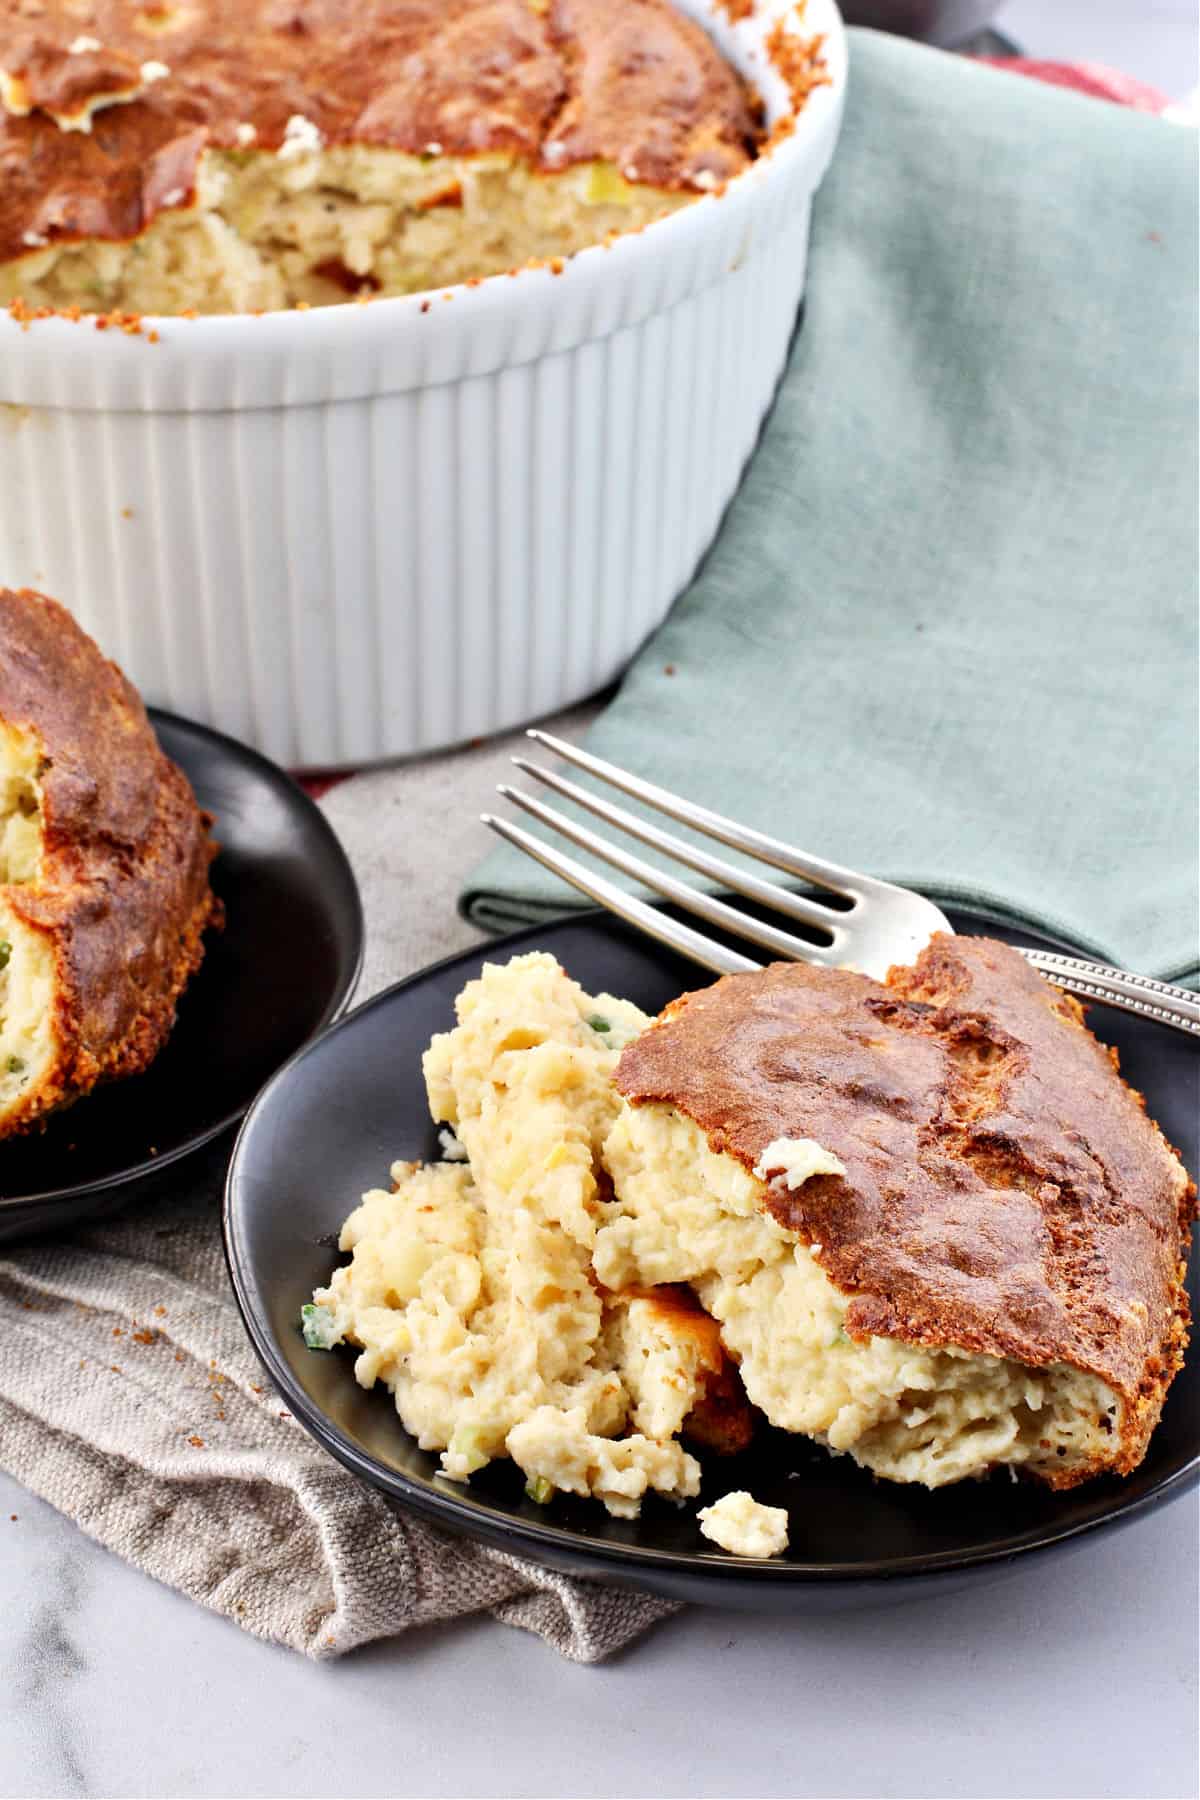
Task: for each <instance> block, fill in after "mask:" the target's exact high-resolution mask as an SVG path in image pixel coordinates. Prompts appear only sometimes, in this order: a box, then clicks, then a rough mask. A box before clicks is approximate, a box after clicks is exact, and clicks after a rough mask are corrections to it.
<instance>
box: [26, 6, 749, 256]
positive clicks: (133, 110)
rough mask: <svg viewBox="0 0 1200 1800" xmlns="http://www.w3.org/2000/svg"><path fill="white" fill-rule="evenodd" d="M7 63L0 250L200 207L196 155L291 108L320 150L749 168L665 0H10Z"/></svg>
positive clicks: (691, 33)
mask: <svg viewBox="0 0 1200 1800" xmlns="http://www.w3.org/2000/svg"><path fill="white" fill-rule="evenodd" d="M93 42H94V43H96V44H98V45H99V46H100V48H99V49H98V50H97V49H92V48H90V47H89V46H90V44H91V43H93ZM72 45H74V46H75V47H76V48H75V53H74V54H72V53H71V46H72ZM81 46H82V47H81ZM146 63H159V64H161V65H162V66H163V67H165V68H166V69H167V70H168V71H169V73H168V74H167V75H166V76H163V77H161V78H159V79H155V80H152V81H150V82H147V83H145V84H144V86H142V91H141V92H140V94H139V97H138V98H137V99H135V100H131V101H126V102H123V103H120V104H115V105H108V106H104V107H103V108H102V109H100V110H97V111H95V112H94V113H93V115H92V124H91V130H90V132H85V131H79V130H72V131H64V130H62V129H60V127H59V125H58V124H56V123H55V120H54V118H53V117H51V114H60V115H68V116H69V115H71V114H73V113H77V112H78V111H79V109H80V108H81V107H82V105H83V104H84V103H85V102H86V101H87V100H89V99H97V98H101V97H103V96H104V95H105V94H113V93H121V92H125V93H128V92H129V91H130V90H131V89H133V90H137V89H138V88H139V86H141V85H142V75H141V71H142V67H143V65H144V64H146ZM0 70H4V71H5V72H6V73H7V75H8V77H9V78H10V80H11V79H16V80H17V81H18V82H19V83H20V84H21V91H22V93H23V95H24V104H26V105H28V106H31V107H32V109H33V110H31V111H30V112H29V113H28V114H26V115H25V116H16V115H14V114H11V113H9V112H7V111H4V110H3V109H0V261H4V262H7V261H10V260H11V259H12V258H14V257H19V256H22V255H27V254H29V253H30V252H31V250H34V249H37V248H40V247H41V245H42V244H44V243H61V242H66V241H71V240H77V239H80V238H108V239H116V240H123V239H131V238H135V237H137V236H138V235H139V234H140V233H141V232H142V231H143V230H144V229H145V228H146V226H147V225H148V224H149V223H150V221H151V220H152V219H153V218H154V216H155V215H156V214H157V213H159V212H160V211H162V210H163V208H164V206H165V205H166V204H167V198H168V196H170V203H171V204H172V205H178V204H180V203H181V201H183V202H186V201H187V200H189V199H190V198H191V197H192V195H193V194H194V191H195V182H196V171H197V166H198V164H199V160H200V157H201V155H202V153H203V151H204V150H205V149H206V148H208V147H212V148H221V149H226V150H231V149H236V148H239V147H244V146H242V145H241V143H240V140H239V137H238V126H239V125H252V126H254V128H255V131H256V137H255V139H254V147H255V148H256V149H264V150H277V149H278V148H279V146H280V145H281V144H282V142H283V140H284V134H285V130H286V126H287V123H288V120H289V119H290V118H292V117H294V116H296V115H299V116H300V117H302V118H305V119H308V120H310V121H311V122H312V124H313V125H315V126H316V127H317V129H318V130H319V131H320V133H321V136H322V138H323V139H324V141H325V142H326V143H327V144H335V145H336V144H347V143H356V144H370V145H375V146H379V147H382V148H391V149H394V150H403V151H408V152H410V153H413V154H421V153H425V152H428V150H429V147H430V146H436V147H437V148H438V149H439V150H441V151H444V152H445V153H446V154H447V155H454V156H468V155H473V154H475V153H477V152H481V151H495V150H507V151H511V152H513V153H515V154H518V155H521V156H524V157H527V158H528V159H530V160H531V161H532V162H533V163H534V164H535V165H536V166H538V167H540V168H541V169H543V170H544V171H546V172H552V171H554V170H557V169H561V168H563V167H564V166H566V165H567V164H570V163H573V162H580V161H591V160H593V159H604V160H607V161H611V162H614V163H616V164H617V165H618V166H619V167H620V168H622V169H623V170H629V169H633V170H635V171H636V176H637V179H638V180H639V181H641V182H646V183H650V184H652V185H655V186H659V187H665V188H684V187H705V186H714V185H717V184H719V183H720V182H722V181H725V180H727V179H728V178H729V177H731V176H733V175H736V174H738V173H740V171H741V170H742V169H744V168H745V167H746V166H747V164H748V162H749V161H750V159H751V158H752V156H753V155H754V153H755V148H756V144H757V141H758V135H759V117H760V114H759V108H758V105H757V103H756V101H755V100H754V98H753V96H752V95H751V92H750V90H749V89H748V88H747V87H746V85H745V83H744V82H743V81H742V80H741V78H740V77H739V76H738V75H737V73H736V72H735V71H734V69H733V68H732V67H731V66H730V65H729V64H728V63H727V62H726V61H725V60H724V58H723V57H722V56H721V55H720V54H719V52H718V51H717V49H716V47H715V45H714V44H713V43H712V42H711V40H710V39H709V38H708V37H707V36H706V34H705V33H704V32H703V31H702V30H701V28H700V27H699V26H698V25H696V24H695V23H694V22H693V21H691V20H689V19H686V18H684V17H683V16H682V15H681V14H680V13H678V12H677V11H676V10H675V8H674V7H673V6H672V5H671V4H670V0H620V3H619V4H616V3H614V0H163V3H162V4H156V0H92V3H91V4H88V3H86V0H84V3H82V4H81V3H80V0H16V4H15V5H12V6H7V7H5V8H4V9H3V17H2V18H0Z"/></svg>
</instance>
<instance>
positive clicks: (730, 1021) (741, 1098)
mask: <svg viewBox="0 0 1200 1800" xmlns="http://www.w3.org/2000/svg"><path fill="white" fill-rule="evenodd" d="M456 1010H457V1014H458V1022H457V1024H456V1026H455V1028H454V1029H453V1030H452V1031H450V1032H447V1033H442V1034H439V1035H437V1036H435V1037H434V1039H433V1041H432V1043H431V1044H430V1047H429V1049H428V1051H427V1052H426V1055H425V1059H424V1074H425V1083H426V1088H427V1092H428V1098H429V1107H430V1111H431V1113H432V1115H433V1117H434V1118H435V1119H436V1120H440V1121H446V1122H447V1124H448V1126H449V1127H450V1129H449V1130H443V1133H442V1143H443V1147H444V1151H445V1154H446V1160H445V1161H444V1162H442V1163H440V1164H436V1163H435V1164H429V1165H425V1166H420V1165H417V1164H413V1163H397V1164H396V1165H395V1166H394V1167H393V1170H392V1186H391V1188H390V1189H389V1190H385V1189H382V1188H381V1189H377V1190H375V1191H373V1192H371V1193H368V1194H367V1195H366V1196H365V1197H364V1199H363V1201H362V1204H361V1205H360V1206H359V1207H358V1208H357V1209H356V1210H355V1211H354V1212H353V1213H351V1214H350V1216H349V1217H348V1218H347V1219H346V1221H345V1224H344V1226H343V1228H342V1233H341V1239H340V1243H341V1248H342V1250H343V1251H344V1252H347V1253H348V1254H349V1257H350V1260H349V1261H348V1262H346V1263H345V1264H344V1265H343V1266H342V1267H340V1268H338V1269H336V1270H335V1271H334V1272H333V1274H332V1276H331V1278H330V1280H329V1282H328V1284H327V1285H326V1286H324V1287H320V1288H318V1289H317V1290H316V1292H315V1294H314V1296H313V1302H312V1304H310V1305H309V1306H307V1307H306V1308H305V1310H304V1325H305V1336H306V1338H307V1340H308V1342H309V1344H310V1345H311V1346H312V1347H313V1348H320V1349H327V1348H331V1347H333V1346H334V1345H337V1344H341V1343H346V1344H351V1345H353V1346H355V1348H356V1351H357V1356H356V1361H355V1365H354V1367H355V1374H356V1376H357V1379H358V1380H359V1382H360V1383H362V1385H364V1386H367V1387H370V1386H373V1385H375V1384H376V1383H377V1382H378V1383H382V1384H383V1385H385V1386H386V1387H387V1388H388V1389H390V1391H391V1393H392V1395H393V1398H394V1400H395V1404H396V1407H397V1409H398V1411H399V1414H400V1418H401V1420H402V1421H403V1423H404V1425H405V1427H406V1429H407V1430H408V1431H409V1432H410V1433H412V1435H413V1436H414V1437H415V1438H416V1439H417V1441H418V1443H419V1445H420V1446H421V1448H422V1449H425V1450H440V1451H441V1452H442V1458H441V1468H442V1470H443V1472H444V1473H445V1474H447V1475H449V1476H450V1477H451V1478H453V1479H456V1480H460V1481H461V1480H466V1479H467V1478H469V1477H470V1476H471V1475H472V1474H473V1473H474V1472H475V1471H477V1470H480V1469H482V1468H483V1467H484V1466H485V1465H486V1464H487V1463H488V1462H489V1461H491V1460H493V1459H495V1458H499V1457H509V1458H511V1459H512V1460H513V1461H514V1462H516V1463H517V1464H518V1465H519V1467H520V1468H521V1469H522V1470H523V1471H524V1473H525V1475H526V1477H527V1478H528V1482H529V1487H528V1492H529V1493H530V1495H531V1496H532V1497H533V1498H534V1499H535V1500H537V1501H538V1502H539V1503H543V1504H544V1503H545V1502H546V1501H547V1500H549V1499H550V1498H552V1496H553V1494H554V1493H555V1492H557V1491H559V1490H564V1491H568V1492H572V1493H576V1494H590V1495H592V1496H594V1497H595V1498H598V1499H600V1500H601V1501H602V1502H603V1503H604V1505H605V1506H606V1507H607V1508H608V1510H609V1511H610V1512H613V1513H616V1514H618V1515H620V1516H624V1517H628V1516H633V1515H634V1514H636V1513H637V1511H638V1509H639V1507H640V1505H641V1503H642V1500H643V1498H644V1496H645V1495H646V1494H647V1493H648V1492H651V1491H654V1492H657V1493H659V1494H663V1495H666V1496H668V1497H672V1498H674V1499H676V1500H685V1499H691V1498H692V1497H694V1496H695V1495H696V1493H697V1492H698V1487H699V1480H700V1465H699V1463H698V1462H697V1459H696V1457H695V1455H694V1454H692V1452H693V1451H694V1450H695V1449H696V1448H697V1446H700V1447H701V1448H703V1449H704V1450H707V1451H709V1452H712V1451H716V1452H718V1453H720V1452H730V1451H736V1450H739V1449H741V1448H743V1447H744V1446H745V1445H746V1443H747V1442H748V1441H749V1439H750V1437H751V1435H752V1433H753V1432H754V1430H755V1424H756V1421H757V1423H758V1425H760V1426H761V1425H762V1424H763V1423H764V1422H765V1423H768V1424H770V1425H772V1426H775V1427H777V1428H779V1429H781V1430H783V1431H788V1432H794V1433H797V1434H799V1435H801V1436H803V1437H806V1438H809V1439H813V1440H815V1441H816V1442H817V1443H819V1444H822V1445H824V1446H825V1447H827V1448H828V1449H829V1450H830V1451H833V1452H835V1453H839V1454H843V1455H847V1456H849V1457H851V1458H853V1460H854V1461H855V1462H857V1463H858V1464H860V1465H861V1466H862V1467H863V1468H864V1469H866V1470H868V1471H870V1472H871V1473H872V1474H874V1475H877V1476H882V1477H884V1478H886V1479H888V1480H891V1481H896V1482H905V1483H917V1484H920V1485H923V1486H926V1487H942V1486H944V1485H946V1484H947V1483H952V1482H956V1481H961V1480H963V1479H964V1478H968V1477H980V1476H986V1475H988V1474H989V1473H990V1472H992V1471H993V1470H997V1469H1001V1470H1007V1471H1008V1472H1010V1473H1011V1474H1013V1475H1017V1474H1023V1475H1026V1476H1032V1477H1034V1478H1036V1479H1037V1480H1038V1481H1040V1482H1043V1483H1045V1484H1046V1485H1048V1486H1049V1487H1051V1488H1067V1487H1072V1486H1075V1485H1076V1484H1078V1483H1080V1482H1082V1481H1085V1480H1087V1479H1089V1478H1090V1477H1092V1476H1096V1475H1099V1474H1103V1473H1114V1474H1128V1473H1129V1472H1130V1471H1131V1470H1133V1469H1134V1468H1136V1466H1137V1465H1138V1463H1139V1462H1140V1461H1141V1459H1142V1457H1143V1455H1144V1454H1145V1450H1146V1446H1147V1443H1148V1441H1149V1438H1150V1434H1151V1432H1152V1431H1153V1429H1154V1427H1155V1425H1156V1423H1157V1421H1158V1417H1159V1414H1160V1412H1161V1409H1162V1405H1163V1400H1164V1398H1165V1395H1166V1393H1167V1390H1168V1388H1169V1386H1170V1384H1171V1381H1172V1379H1173V1378H1174V1375H1175V1373H1176V1371H1177V1370H1178V1368H1179V1367H1180V1365H1181V1363H1182V1359H1183V1350H1184V1346H1185V1344H1186V1341H1187V1323H1188V1303H1187V1296H1186V1293H1185V1290H1184V1286H1183V1271H1184V1262H1185V1259H1186V1256H1187V1249H1188V1241H1189V1226H1190V1221H1191V1218H1192V1216H1193V1213H1194V1201H1195V1188H1194V1187H1193V1186H1192V1184H1191V1183H1190V1182H1189V1180H1188V1177H1187V1174H1186V1173H1185V1171H1184V1169H1183V1167H1182V1165H1181V1163H1180V1161H1179V1159H1178V1157H1177V1156H1176V1155H1175V1154H1174V1152H1173V1151H1172V1149H1171V1147H1170V1145H1169V1144H1167V1143H1166V1141H1165V1139H1164V1138H1163V1136H1162V1133H1161V1132H1160V1131H1159V1129H1158V1127H1157V1126H1156V1125H1155V1124H1154V1123H1153V1122H1152V1121H1151V1120H1150V1119H1149V1118H1148V1117H1147V1116H1146V1112H1145V1109H1144V1107H1143V1106H1142V1103H1141V1101H1140V1098H1139V1096H1138V1095H1137V1094H1136V1093H1134V1091H1133V1090H1132V1089H1131V1088H1129V1087H1128V1086H1127V1085H1126V1084H1125V1083H1124V1082H1123V1081H1122V1080H1121V1077H1120V1075H1119V1074H1118V1072H1117V1069H1116V1067H1115V1066H1114V1062H1113V1060H1112V1059H1111V1057H1110V1054H1109V1052H1108V1051H1106V1050H1105V1048H1104V1047H1103V1046H1102V1045H1101V1044H1099V1043H1098V1042H1097V1040H1096V1039H1095V1038H1094V1037H1093V1036H1092V1035H1091V1033H1090V1032H1089V1031H1088V1030H1087V1028H1086V1026H1085V1025H1084V1024H1083V1022H1082V1017H1081V1014H1080V1011H1079V1008H1078V1007H1077V1005H1076V1004H1075V1002H1074V1001H1072V1000H1070V999H1068V998H1066V997H1064V996H1063V995H1062V994H1060V993H1058V992H1057V991H1056V990H1054V989H1053V988H1051V987H1050V986H1049V985H1048V984H1047V983H1046V982H1044V981H1043V980H1042V978H1041V976H1039V975H1038V974H1037V973H1036V972H1035V971H1034V970H1033V969H1032V968H1031V967H1030V966H1029V965H1028V963H1026V961H1025V960H1024V958H1023V957H1022V956H1021V955H1020V954H1019V953H1018V952H1017V951H1015V950H1013V949H1011V948H1009V947H1008V946H1006V945H1004V944H1001V943H998V942H995V941H993V940H989V939H984V938H961V937H955V938H950V937H939V938H935V939H934V941H933V943H932V944H931V946H930V947H929V948H928V949H927V950H926V951H925V952H924V953H923V954H922V955H921V957H920V958H919V959H918V961H917V963H916V965H915V966H914V967H912V968H896V969H893V970H892V971H891V974H890V976H889V979H888V981H887V982H886V983H882V982H877V981H873V980H871V979H869V978H868V977H866V976H863V975H859V974H856V973H853V972H852V971H850V970H846V969H822V968H817V967H810V966H808V965H805V964H786V965H775V966H773V967H771V968H768V969H765V970H763V971H762V972H761V973H760V974H741V975H732V976H727V977H726V978H725V979H723V980H721V981H719V982H717V983H716V984H715V985H714V986H712V987H709V988H706V989H703V990H701V991H698V992H696V993H691V994H685V995H684V996H682V997H681V998H680V999H679V1000H677V1001H675V1002H673V1003H672V1004H671V1005H670V1006H668V1007H667V1008H666V1010H665V1012H664V1013H663V1014H662V1015H661V1016H660V1017H659V1018H658V1019H657V1020H650V1019H648V1018H647V1017H645V1015H643V1014H642V1013H640V1012H639V1011H638V1009H637V1008H636V1007H634V1006H632V1005H631V1004H630V1003H629V1002H627V1001H625V1000H621V999H618V998H616V997H614V996H613V995H611V994H599V995H595V996H592V995H588V994H587V993H585V992H584V991H583V990H582V989H581V988H580V987H579V986H578V984H577V983H576V982H574V981H572V980H571V979H570V977H569V976H568V975H567V974H566V973H565V972H564V970H562V969H561V968H560V967H559V966H558V964H557V963H556V962H555V960H554V959H553V957H551V956H549V955H545V954H536V953H535V954H530V955H524V956H518V957H515V958H514V959H513V960H512V961H511V962H510V963H509V964H507V965H506V966H504V967H500V966H497V965H491V964H488V965H485V966H484V968H483V971H482V974H481V976H480V977H479V978H478V979H477V980H474V981H471V982H469V983H468V984H467V986H466V987H465V988H464V989H463V991H462V993H461V994H460V995H459V997H458V1000H457V1003H456ZM730 1501H731V1507H730V1508H729V1509H727V1510H732V1511H733V1512H734V1513H735V1514H736V1515H737V1516H736V1517H735V1518H734V1519H732V1520H731V1521H729V1522H728V1523H729V1527H730V1528H729V1530H728V1531H725V1527H724V1526H723V1525H722V1526H720V1529H721V1530H722V1531H724V1533H725V1536H731V1535H736V1536H740V1535H741V1528H742V1527H743V1526H744V1527H745V1530H746V1532H748V1533H750V1532H752V1530H753V1531H754V1532H757V1531H759V1529H760V1528H761V1530H763V1531H765V1530H766V1529H767V1527H768V1526H769V1525H770V1523H771V1522H770V1521H769V1520H768V1521H765V1522H764V1521H763V1520H761V1519H758V1518H757V1515H753V1514H751V1513H750V1512H749V1508H750V1507H752V1506H753V1505H755V1504H756V1503H755V1502H754V1501H753V1496H749V1495H741V1496H739V1495H737V1494H735V1495H732V1496H730ZM743 1514H746V1517H745V1518H742V1515H743ZM739 1520H741V1525H740V1526H739V1524H738V1521H739ZM714 1523H715V1524H716V1525H719V1523H720V1521H719V1519H718V1521H716V1522H714ZM725 1536H723V1537H720V1538H718V1541H720V1542H724V1541H725ZM755 1541H758V1540H757V1538H755ZM756 1553H759V1552H756ZM761 1553H762V1554H766V1553H767V1552H765V1551H763V1552H761Z"/></svg>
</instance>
